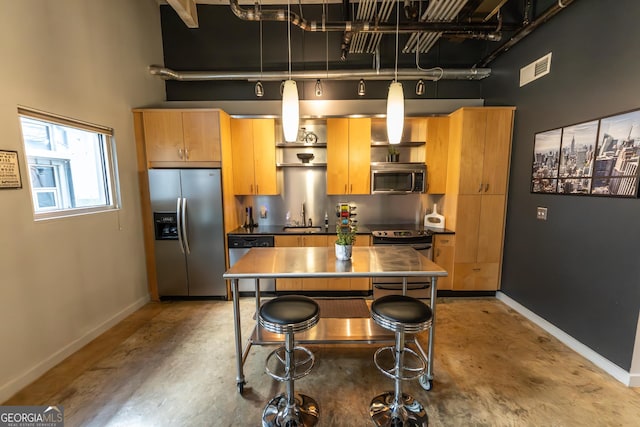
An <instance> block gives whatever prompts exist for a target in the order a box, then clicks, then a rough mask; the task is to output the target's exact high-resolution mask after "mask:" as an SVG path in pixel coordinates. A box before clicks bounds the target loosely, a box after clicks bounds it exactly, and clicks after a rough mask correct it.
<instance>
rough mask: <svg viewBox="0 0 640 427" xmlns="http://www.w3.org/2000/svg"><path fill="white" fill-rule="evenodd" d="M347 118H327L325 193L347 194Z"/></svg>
mask: <svg viewBox="0 0 640 427" xmlns="http://www.w3.org/2000/svg"><path fill="white" fill-rule="evenodd" d="M348 187H349V119H327V194H349V193H348V191H349V188H348Z"/></svg>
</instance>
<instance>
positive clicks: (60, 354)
mask: <svg viewBox="0 0 640 427" xmlns="http://www.w3.org/2000/svg"><path fill="white" fill-rule="evenodd" d="M149 300H150V297H149V295H147V296H145V297H142V298H140V299H138V300H137V301H135V302H134V303H132V304H130V305H129V306H127V307H125V308H124V309H123V310H121V311H120V312H118V313H116V314H115V315H113V316H112V317H111V318H109V319H107V320H106V321H104V322H103V323H101V324H99V325H98V326H96V327H95V328H93V329H91V330H90V331H88V332H87V333H86V334H84V335H83V336H81V337H80V338H78V339H76V340H75V341H72V342H71V343H69V344H68V345H66V346H64V347H63V348H61V349H60V350H58V351H57V352H55V353H54V354H52V355H51V356H49V357H47V358H46V359H44V360H42V361H41V362H40V363H38V364H37V365H36V366H34V367H32V368H30V369H28V370H27V371H26V372H23V373H22V374H20V375H18V376H17V377H16V378H14V379H12V380H10V381H9V382H7V383H5V384H3V385H2V386H0V402H5V401H6V400H8V399H9V398H10V397H11V396H13V395H14V394H16V393H17V392H19V391H20V390H22V389H23V388H24V387H26V386H28V385H29V384H31V383H32V382H34V381H35V380H37V379H38V378H40V377H41V376H42V375H43V374H44V373H45V372H47V371H48V370H49V369H51V368H53V367H54V366H56V365H57V364H58V363H60V362H62V361H63V360H64V359H66V358H67V357H69V356H71V355H72V354H73V353H75V352H76V351H78V350H80V349H81V348H82V347H84V346H85V345H87V344H88V343H89V342H91V341H92V340H93V339H95V338H96V337H97V336H99V335H100V334H102V333H103V332H106V331H107V330H108V329H109V328H111V327H112V326H114V325H116V324H117V323H118V322H120V321H121V320H123V319H124V318H125V317H127V316H129V315H130V314H132V313H134V312H135V311H136V310H138V309H139V308H141V307H142V306H144V305H145V304H146V303H148V302H149Z"/></svg>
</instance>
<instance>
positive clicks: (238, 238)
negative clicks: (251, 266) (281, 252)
mask: <svg viewBox="0 0 640 427" xmlns="http://www.w3.org/2000/svg"><path fill="white" fill-rule="evenodd" d="M227 244H228V245H229V266H232V265H233V264H235V263H236V262H237V261H238V260H239V259H240V258H241V257H242V256H243V255H244V254H246V253H247V252H249V249H251V248H270V247H273V246H274V239H273V236H271V235H264V234H245V235H238V234H232V235H228V236H227ZM255 290H256V288H255V281H254V280H253V279H240V280H239V281H238V291H240V292H241V293H243V294H248V293H250V294H251V295H254V294H255ZM260 291H261V292H275V291H276V282H275V280H274V279H260Z"/></svg>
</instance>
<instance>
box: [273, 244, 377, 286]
mask: <svg viewBox="0 0 640 427" xmlns="http://www.w3.org/2000/svg"><path fill="white" fill-rule="evenodd" d="M274 243H275V246H276V247H312V246H327V247H333V245H334V243H335V236H334V235H333V234H330V235H326V234H322V235H320V234H304V235H299V234H298V235H286V236H283V235H277V236H275V239H274ZM355 245H356V246H369V245H370V242H369V236H365V235H362V236H358V237H357V239H356V243H355ZM370 282H371V280H370V279H369V278H367V277H358V278H348V277H340V278H331V279H313V278H305V279H299V278H296V279H278V280H277V281H276V290H277V291H368V290H369V289H370V288H371V284H370Z"/></svg>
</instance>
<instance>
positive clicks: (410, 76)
mask: <svg viewBox="0 0 640 427" xmlns="http://www.w3.org/2000/svg"><path fill="white" fill-rule="evenodd" d="M149 73H150V74H152V75H154V76H158V77H161V78H163V79H165V80H179V81H183V82H194V81H215V80H218V81H220V80H246V81H250V82H251V81H258V80H262V81H278V80H286V79H288V78H289V72H288V71H265V72H259V71H257V72H247V71H242V72H240V71H238V72H233V71H174V70H171V69H169V68H165V67H160V66H157V65H151V66H150V67H149ZM394 75H395V70H393V69H389V70H368V69H367V70H341V71H337V70H317V71H311V70H305V71H292V72H291V78H292V79H294V80H317V79H327V80H360V79H365V80H393V78H394ZM490 75H491V69H490V68H470V69H442V68H433V69H429V70H417V69H410V70H398V79H400V80H419V79H422V80H432V81H437V80H482V79H484V78H487V77H489V76H490Z"/></svg>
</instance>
